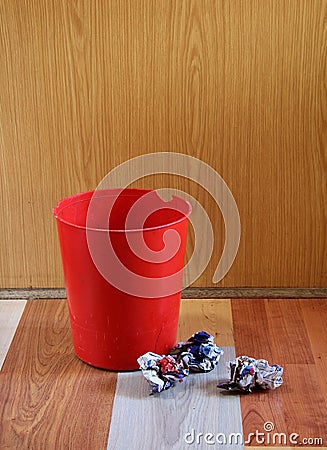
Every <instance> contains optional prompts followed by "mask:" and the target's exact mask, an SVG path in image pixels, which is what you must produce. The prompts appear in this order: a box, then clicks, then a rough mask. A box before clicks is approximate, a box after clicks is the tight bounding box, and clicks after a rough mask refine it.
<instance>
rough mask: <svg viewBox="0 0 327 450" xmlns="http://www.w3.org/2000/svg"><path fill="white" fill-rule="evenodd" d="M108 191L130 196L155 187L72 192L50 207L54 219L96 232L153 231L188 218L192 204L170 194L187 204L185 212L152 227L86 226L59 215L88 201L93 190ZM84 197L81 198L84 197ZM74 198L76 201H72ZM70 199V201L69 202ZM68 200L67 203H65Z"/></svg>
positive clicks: (98, 190) (153, 190)
mask: <svg viewBox="0 0 327 450" xmlns="http://www.w3.org/2000/svg"><path fill="white" fill-rule="evenodd" d="M110 191H125V192H126V193H127V196H132V195H133V193H136V192H137V191H141V192H156V189H143V188H110V189H95V190H91V191H86V192H80V193H79V194H74V195H70V196H68V197H65V198H63V199H62V200H60V201H59V202H58V203H57V205H56V206H55V207H54V208H52V213H53V215H54V217H55V219H56V220H57V221H59V222H61V223H64V224H65V225H69V226H71V227H73V228H78V229H81V230H86V231H98V232H104V233H108V232H110V233H133V232H146V231H154V230H160V229H162V228H169V227H171V226H173V225H175V224H178V223H180V222H183V221H184V220H186V219H188V217H189V215H190V214H191V212H192V205H191V204H190V202H189V201H188V200H186V199H185V198H183V197H180V196H178V195H172V197H173V198H178V199H179V200H181V201H183V202H184V203H185V205H186V206H187V212H186V213H183V214H184V215H183V217H181V218H179V219H177V220H174V221H172V222H169V223H166V224H163V225H157V226H154V227H145V228H133V229H109V228H94V227H87V226H86V225H85V226H83V225H78V224H75V223H72V222H70V221H68V220H65V219H63V218H62V217H60V212H62V211H63V210H64V209H66V208H68V207H69V206H71V205H72V204H76V203H81V202H84V201H90V200H91V199H92V195H93V194H94V193H95V192H104V193H105V192H108V194H109V193H110ZM128 191H129V193H130V194H129V195H128ZM88 195H91V198H88V197H87V196H88ZM84 196H85V198H81V197H84ZM107 196H108V197H110V194H109V195H103V197H107ZM73 200H76V201H73ZM69 201H70V202H69ZM67 202H69V203H67ZM65 203H67V204H66V205H64V204H65Z"/></svg>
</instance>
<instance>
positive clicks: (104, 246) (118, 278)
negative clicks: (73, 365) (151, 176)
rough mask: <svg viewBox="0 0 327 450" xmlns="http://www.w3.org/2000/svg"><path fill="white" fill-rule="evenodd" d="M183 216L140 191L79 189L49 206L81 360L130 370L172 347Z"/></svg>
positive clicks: (178, 206) (175, 203)
mask: <svg viewBox="0 0 327 450" xmlns="http://www.w3.org/2000/svg"><path fill="white" fill-rule="evenodd" d="M133 211H134V215H133V214H131V212H133ZM190 212H191V206H190V204H189V203H188V202H187V201H186V200H184V199H182V198H180V197H177V196H173V199H172V200H171V201H170V202H165V201H164V200H162V199H161V198H160V197H159V196H158V194H157V192H156V191H152V190H144V189H123V190H122V189H107V190H99V191H91V192H85V193H82V194H78V195H74V196H72V197H68V198H66V199H64V200H62V201H61V202H59V203H58V205H57V206H56V207H55V208H54V210H53V213H54V216H55V218H56V223H57V229H58V235H59V241H60V249H61V257H62V264H63V270H64V277H65V285H66V291H67V300H68V307H69V316H70V324H71V330H72V338H73V344H74V350H75V353H76V355H77V356H78V357H79V358H80V359H81V360H83V361H84V362H86V363H88V364H91V365H92V366H95V367H100V368H104V369H110V370H132V369H136V368H138V364H137V362H136V359H137V358H138V357H139V356H140V355H141V354H143V353H145V352H147V351H153V352H156V353H159V354H164V353H167V351H168V350H169V349H170V348H171V347H172V346H173V345H174V344H175V342H176V334H177V326H178V317H179V307H180V297H181V288H182V272H183V267H184V257H185V248H186V237H187V227H188V216H189V214H190ZM141 216H145V218H144V217H143V218H142V217H141ZM172 231H173V233H172ZM167 232H168V233H167ZM176 236H177V238H178V239H177V240H176ZM177 241H178V242H177ZM176 243H178V246H176ZM172 247H174V248H172ZM175 247H176V248H175ZM157 255H159V256H157Z"/></svg>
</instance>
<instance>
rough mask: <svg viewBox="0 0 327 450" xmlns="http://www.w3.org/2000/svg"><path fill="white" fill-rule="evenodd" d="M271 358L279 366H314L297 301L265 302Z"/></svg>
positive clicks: (272, 300) (270, 300)
mask: <svg viewBox="0 0 327 450" xmlns="http://www.w3.org/2000/svg"><path fill="white" fill-rule="evenodd" d="M265 307H266V314H267V318H268V327H269V336H270V344H271V348H272V354H273V358H274V359H276V358H278V361H279V364H280V365H283V364H314V357H313V354H312V350H311V346H310V340H309V336H308V333H307V329H306V326H305V323H304V319H303V315H302V310H301V305H300V301H299V300H295V299H292V300H274V299H269V300H265Z"/></svg>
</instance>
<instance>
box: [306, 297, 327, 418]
mask: <svg viewBox="0 0 327 450" xmlns="http://www.w3.org/2000/svg"><path fill="white" fill-rule="evenodd" d="M300 304H301V309H302V314H303V318H304V322H305V326H306V329H307V333H308V336H309V339H310V343H311V348H312V353H313V356H314V360H315V366H316V370H317V374H318V378H319V383H320V389H321V391H322V393H323V395H324V397H325V401H326V403H327V382H326V374H327V300H326V299H325V300H319V299H316V300H314V301H313V300H301V301H300ZM326 426H327V425H326Z"/></svg>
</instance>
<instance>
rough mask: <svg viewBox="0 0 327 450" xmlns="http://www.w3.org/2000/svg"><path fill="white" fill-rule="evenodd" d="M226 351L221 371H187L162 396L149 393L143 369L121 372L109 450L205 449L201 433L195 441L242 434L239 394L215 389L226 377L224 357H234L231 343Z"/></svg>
mask: <svg viewBox="0 0 327 450" xmlns="http://www.w3.org/2000/svg"><path fill="white" fill-rule="evenodd" d="M224 351H225V354H224V355H223V357H222V358H221V360H220V363H219V366H218V368H217V369H215V370H214V371H212V372H210V373H208V374H193V375H189V377H188V378H186V379H185V380H184V381H183V383H180V384H178V385H177V386H176V387H174V388H171V389H170V390H168V391H165V392H162V393H160V394H159V395H158V394H157V395H154V396H150V395H149V385H148V383H147V382H146V380H145V379H144V377H143V375H142V374H141V373H140V372H135V373H120V374H119V375H118V380H117V389H116V395H115V400H114V406H113V411H112V420H111V424H110V432H109V439H108V447H107V448H108V450H112V449H127V448H128V449H129V450H139V449H140V448H142V450H152V449H157V448H158V449H159V448H160V449H162V450H165V449H167V450H171V449H176V450H180V449H184V448H191V447H193V448H194V446H195V448H199V449H203V448H208V444H207V443H205V442H204V439H203V436H199V438H198V440H197V436H198V433H203V434H205V433H212V434H214V435H215V436H216V435H217V434H218V433H224V434H225V435H226V436H227V439H229V435H230V434H231V433H242V419H241V411H240V401H239V397H238V396H235V395H226V394H227V393H226V392H222V391H220V390H219V389H218V388H217V382H218V381H219V380H222V379H226V378H228V373H227V367H226V361H228V360H229V359H231V358H234V356H235V350H234V348H233V347H224ZM193 430H194V433H193ZM187 433H191V434H187ZM193 436H194V441H195V442H194V443H193V445H192V446H191V445H190V444H191V442H192V439H193ZM185 438H186V440H188V441H189V442H190V444H188V443H187V442H186V441H185ZM197 442H199V443H197ZM224 448H226V449H227V448H235V447H234V446H233V445H224ZM237 448H239V449H241V448H243V446H238V447H237Z"/></svg>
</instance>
